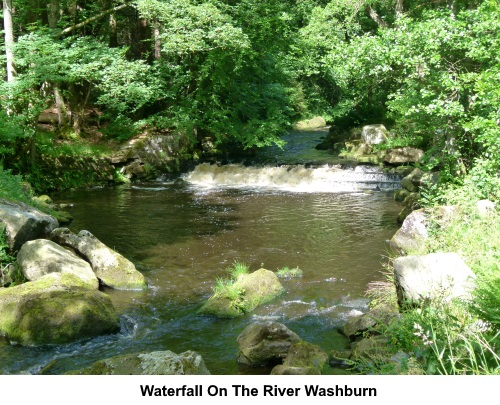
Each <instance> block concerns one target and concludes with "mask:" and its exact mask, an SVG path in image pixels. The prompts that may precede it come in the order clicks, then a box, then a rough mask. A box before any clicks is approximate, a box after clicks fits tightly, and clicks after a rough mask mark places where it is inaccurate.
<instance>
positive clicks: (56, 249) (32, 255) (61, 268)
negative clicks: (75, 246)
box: [17, 239, 99, 289]
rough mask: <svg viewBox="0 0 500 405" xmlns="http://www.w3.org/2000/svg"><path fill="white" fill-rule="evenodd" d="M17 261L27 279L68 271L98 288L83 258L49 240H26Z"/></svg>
mask: <svg viewBox="0 0 500 405" xmlns="http://www.w3.org/2000/svg"><path fill="white" fill-rule="evenodd" d="M17 263H18V264H19V267H20V268H21V271H22V272H23V274H24V276H25V277H26V279H27V280H29V281H35V280H38V279H39V278H41V277H43V276H45V275H46V274H49V273H70V274H74V275H75V276H77V277H78V278H80V279H81V280H82V281H83V282H85V283H86V284H88V285H89V287H91V288H94V289H97V288H99V280H98V279H97V277H96V275H95V274H94V272H93V271H92V268H91V267H90V265H89V264H88V263H87V262H86V261H85V260H83V259H81V258H79V257H78V256H77V255H75V254H74V253H72V252H70V251H69V250H67V249H64V248H63V247H61V246H59V245H58V244H57V243H54V242H52V241H50V240H46V239H37V240H33V241H30V242H26V243H25V244H24V245H23V246H22V248H21V250H20V251H19V253H18V255H17Z"/></svg>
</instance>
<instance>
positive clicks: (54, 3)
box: [47, 0, 61, 29]
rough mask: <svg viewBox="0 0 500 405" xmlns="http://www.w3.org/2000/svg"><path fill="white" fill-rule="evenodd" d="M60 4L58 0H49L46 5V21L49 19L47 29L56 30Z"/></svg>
mask: <svg viewBox="0 0 500 405" xmlns="http://www.w3.org/2000/svg"><path fill="white" fill-rule="evenodd" d="M60 10H61V8H60V4H59V0H50V3H49V5H48V13H47V15H48V19H49V27H50V28H52V29H55V28H57V23H58V22H59V13H60Z"/></svg>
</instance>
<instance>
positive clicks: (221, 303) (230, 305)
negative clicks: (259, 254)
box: [200, 269, 285, 318]
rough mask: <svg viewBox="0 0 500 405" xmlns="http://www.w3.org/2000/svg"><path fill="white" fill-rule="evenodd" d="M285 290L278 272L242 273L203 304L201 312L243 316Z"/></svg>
mask: <svg viewBox="0 0 500 405" xmlns="http://www.w3.org/2000/svg"><path fill="white" fill-rule="evenodd" d="M284 291H285V289H284V288H283V286H282V285H281V283H280V281H279V279H278V277H277V276H276V274H274V273H273V272H272V271H269V270H266V269H260V270H257V271H255V272H253V273H250V274H243V275H240V276H239V277H238V279H237V280H236V281H234V283H232V284H230V285H228V286H227V288H226V289H223V290H222V291H218V292H216V293H214V294H213V295H212V296H211V297H210V298H209V299H208V300H207V301H206V302H205V303H204V304H203V306H202V307H201V309H200V313H202V314H206V315H216V316H220V317H223V318H232V317H235V316H241V315H244V314H246V313H248V312H250V311H253V310H254V309H255V308H257V307H258V306H259V305H262V304H265V303H266V302H269V301H271V300H273V299H274V298H276V297H278V296H279V295H281V294H282V293H283V292H284Z"/></svg>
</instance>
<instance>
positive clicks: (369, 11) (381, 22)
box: [365, 6, 389, 28]
mask: <svg viewBox="0 0 500 405" xmlns="http://www.w3.org/2000/svg"><path fill="white" fill-rule="evenodd" d="M365 11H366V13H367V14H368V15H369V16H370V18H371V19H372V20H373V21H375V22H376V23H377V25H378V26H379V27H380V28H387V27H388V26H389V25H388V24H387V23H386V22H385V21H384V20H382V18H380V16H379V15H378V14H377V12H376V11H375V10H374V9H373V8H371V7H370V6H366V7H365Z"/></svg>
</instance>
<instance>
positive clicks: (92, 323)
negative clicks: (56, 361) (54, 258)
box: [0, 273, 120, 345]
mask: <svg viewBox="0 0 500 405" xmlns="http://www.w3.org/2000/svg"><path fill="white" fill-rule="evenodd" d="M119 328H120V326H119V321H118V317H117V315H116V312H115V309H114V307H113V304H112V303H111V300H110V298H109V297H108V296H107V295H106V294H103V293H102V292H100V291H97V290H94V289H91V288H89V287H88V285H87V284H86V283H85V282H83V281H82V280H81V279H80V278H78V277H77V276H75V275H73V274H67V273H50V274H47V275H45V276H43V277H41V278H40V279H38V280H36V281H33V282H27V283H24V284H21V285H18V286H15V287H10V288H5V289H0V335H3V336H5V337H7V339H8V340H9V341H10V342H11V343H18V344H21V345H40V344H60V343H68V342H72V341H75V340H79V339H83V338H90V337H94V336H98V335H101V334H107V333H114V332H117V331H118V330H119Z"/></svg>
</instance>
